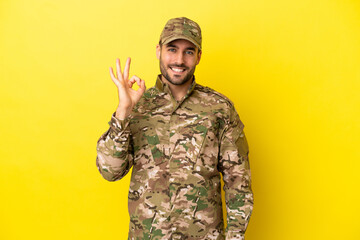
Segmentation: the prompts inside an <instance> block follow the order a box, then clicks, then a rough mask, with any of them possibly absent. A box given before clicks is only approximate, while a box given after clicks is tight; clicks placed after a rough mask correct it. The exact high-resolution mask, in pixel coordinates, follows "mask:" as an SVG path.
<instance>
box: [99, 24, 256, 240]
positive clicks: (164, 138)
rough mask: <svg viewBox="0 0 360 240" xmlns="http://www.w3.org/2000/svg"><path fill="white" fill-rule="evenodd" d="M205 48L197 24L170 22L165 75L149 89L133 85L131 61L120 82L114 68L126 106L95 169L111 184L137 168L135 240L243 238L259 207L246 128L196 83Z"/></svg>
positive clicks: (160, 49) (114, 119) (164, 42)
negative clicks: (255, 209)
mask: <svg viewBox="0 0 360 240" xmlns="http://www.w3.org/2000/svg"><path fill="white" fill-rule="evenodd" d="M201 41H202V37H201V30H200V27H199V25H198V24H197V23H195V22H194V21H192V20H190V19H187V18H184V17H183V18H175V19H170V20H169V21H168V22H167V23H166V25H165V27H164V29H163V31H162V33H161V36H160V42H159V44H158V45H157V47H156V55H157V58H158V59H159V61H160V70H161V74H160V75H158V77H157V80H156V84H155V86H154V87H152V88H150V89H148V90H146V87H145V83H144V81H143V80H142V79H140V78H139V77H137V76H133V77H131V78H130V79H128V78H129V67H130V59H129V58H128V59H127V61H126V65H125V68H124V71H123V72H122V71H121V67H120V62H119V59H117V61H116V68H117V71H116V72H117V77H115V76H114V74H113V70H112V68H110V76H111V78H112V80H113V81H114V83H115V84H116V86H117V88H118V94H119V105H118V108H117V110H116V112H115V113H114V114H113V115H112V116H111V121H110V122H109V125H110V128H109V129H108V131H106V132H105V133H104V134H103V135H102V136H101V137H100V139H99V140H98V142H97V153H98V155H97V159H96V163H97V167H98V169H99V171H100V173H101V175H102V176H103V177H104V178H105V179H106V180H108V181H116V180H119V179H121V178H122V177H124V176H125V175H126V174H127V173H128V172H129V170H130V168H131V167H133V170H132V176H131V183H130V189H129V202H128V207H129V215H130V227H129V239H134V240H137V239H189V240H190V239H225V238H226V239H244V233H245V230H246V227H247V225H248V222H249V218H250V215H251V212H252V208H253V194H252V190H251V177H250V168H249V161H248V145H247V141H246V138H245V135H244V132H243V127H244V125H243V123H242V122H241V121H240V118H239V116H238V114H237V112H236V110H235V108H234V105H233V103H232V102H231V101H230V100H229V99H228V98H226V97H225V96H223V95H222V94H220V93H218V92H216V91H214V90H212V89H210V88H208V87H204V86H201V85H199V84H197V83H196V82H195V77H194V72H195V67H196V65H197V64H198V63H199V62H200V58H201V53H202V50H201ZM135 82H136V83H137V84H138V85H139V88H138V90H136V91H135V90H134V89H132V85H133V84H134V83H135ZM220 173H221V174H222V175H223V180H224V191H225V197H226V199H225V201H226V209H227V228H226V230H225V231H224V229H223V228H224V221H223V215H222V206H221V205H222V201H221V183H220V178H221V175H220Z"/></svg>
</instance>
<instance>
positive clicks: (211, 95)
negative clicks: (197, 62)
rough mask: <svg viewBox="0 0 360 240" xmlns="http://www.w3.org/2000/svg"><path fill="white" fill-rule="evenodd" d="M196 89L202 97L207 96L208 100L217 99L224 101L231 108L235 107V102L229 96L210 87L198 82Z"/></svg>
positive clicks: (219, 101)
mask: <svg viewBox="0 0 360 240" xmlns="http://www.w3.org/2000/svg"><path fill="white" fill-rule="evenodd" d="M194 90H195V91H196V92H198V93H199V94H200V95H202V97H206V99H207V100H208V101H216V102H217V103H223V104H226V105H227V107H229V108H233V107H234V103H233V102H232V101H231V100H230V99H229V98H228V97H226V96H225V95H224V94H222V93H220V92H218V91H216V90H214V89H212V88H210V87H207V86H203V85H200V84H196V86H195V88H194Z"/></svg>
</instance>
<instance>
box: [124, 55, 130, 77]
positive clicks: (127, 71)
mask: <svg viewBox="0 0 360 240" xmlns="http://www.w3.org/2000/svg"><path fill="white" fill-rule="evenodd" d="M130 62H131V58H129V57H128V58H127V59H126V64H125V68H124V80H125V81H126V80H128V77H129V70H130Z"/></svg>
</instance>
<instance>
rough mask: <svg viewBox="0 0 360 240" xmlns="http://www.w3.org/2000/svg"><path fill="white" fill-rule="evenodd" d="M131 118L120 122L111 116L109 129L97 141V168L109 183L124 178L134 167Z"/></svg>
mask: <svg viewBox="0 0 360 240" xmlns="http://www.w3.org/2000/svg"><path fill="white" fill-rule="evenodd" d="M130 118H131V115H130V116H128V117H127V118H125V119H123V120H120V119H117V118H116V117H115V112H114V113H113V115H112V116H111V121H110V122H109V125H110V127H109V129H108V130H107V131H106V132H105V133H104V134H102V135H101V137H100V139H99V140H98V141H97V146H96V150H97V157H96V166H97V168H98V170H99V172H100V174H101V175H102V176H103V177H104V178H105V179H106V180H108V181H116V180H119V179H121V178H123V177H124V176H125V175H126V174H127V173H128V172H129V170H130V168H131V167H132V165H133V155H134V153H133V143H132V138H131V131H130V126H129V124H130Z"/></svg>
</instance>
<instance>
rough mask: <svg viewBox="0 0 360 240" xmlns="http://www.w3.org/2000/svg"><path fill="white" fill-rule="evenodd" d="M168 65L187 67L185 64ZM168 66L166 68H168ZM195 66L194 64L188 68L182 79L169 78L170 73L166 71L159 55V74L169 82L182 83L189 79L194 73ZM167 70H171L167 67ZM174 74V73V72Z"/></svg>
mask: <svg viewBox="0 0 360 240" xmlns="http://www.w3.org/2000/svg"><path fill="white" fill-rule="evenodd" d="M169 67H182V68H186V69H188V67H186V66H185V65H175V64H174V65H169ZM169 67H168V68H169ZM195 68H196V66H194V67H192V68H191V69H190V71H189V72H188V73H187V74H186V75H185V76H184V78H183V79H179V80H176V79H174V78H171V77H170V74H169V73H168V71H166V69H167V68H166V67H165V65H164V64H163V62H162V61H161V56H160V71H161V74H162V75H163V76H164V78H166V80H168V81H169V82H170V83H171V84H174V85H182V84H184V83H186V82H188V81H190V80H191V79H192V77H193V75H194V72H195ZM169 71H171V70H170V69H169ZM175 75H176V74H175Z"/></svg>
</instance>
